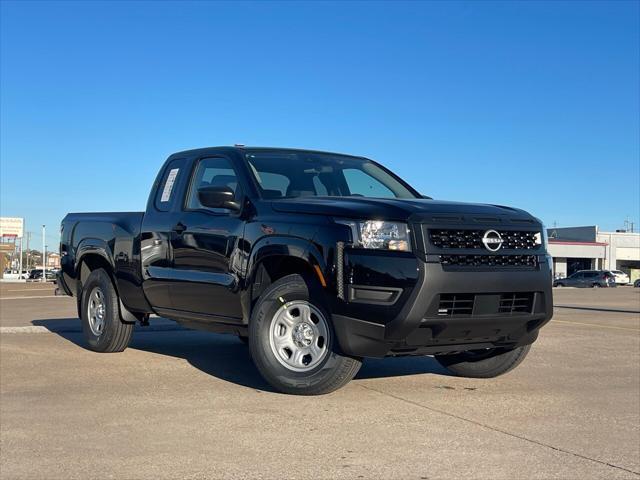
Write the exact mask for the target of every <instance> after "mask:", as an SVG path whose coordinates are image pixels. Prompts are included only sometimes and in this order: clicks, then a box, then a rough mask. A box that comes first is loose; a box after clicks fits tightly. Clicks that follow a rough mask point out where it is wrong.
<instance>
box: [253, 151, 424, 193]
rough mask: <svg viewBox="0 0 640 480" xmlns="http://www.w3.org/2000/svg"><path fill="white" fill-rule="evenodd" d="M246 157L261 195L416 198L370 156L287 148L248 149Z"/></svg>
mask: <svg viewBox="0 0 640 480" xmlns="http://www.w3.org/2000/svg"><path fill="white" fill-rule="evenodd" d="M246 158H247V161H248V163H249V168H250V170H251V172H252V174H253V176H254V178H255V180H256V183H257V184H258V187H259V188H260V193H261V194H262V197H263V198H271V199H275V198H294V197H314V196H328V197H372V198H420V196H419V195H418V194H417V193H416V192H415V191H413V190H412V189H411V187H409V186H408V185H406V184H405V183H404V182H402V180H400V179H399V178H397V177H395V176H394V175H392V174H390V173H389V172H387V171H386V170H384V169H383V168H381V167H380V166H378V165H376V164H375V163H374V162H372V161H370V160H365V159H360V158H353V157H346V156H341V155H331V154H326V153H312V152H289V151H281V152H278V151H268V152H250V153H247V155H246Z"/></svg>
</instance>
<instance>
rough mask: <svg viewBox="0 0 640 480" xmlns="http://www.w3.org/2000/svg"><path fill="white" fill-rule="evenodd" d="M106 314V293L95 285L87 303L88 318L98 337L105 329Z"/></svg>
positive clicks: (90, 326)
mask: <svg viewBox="0 0 640 480" xmlns="http://www.w3.org/2000/svg"><path fill="white" fill-rule="evenodd" d="M106 315H107V312H106V307H105V301H104V294H103V293H102V290H100V287H94V289H93V290H91V294H90V295H89V302H88V303H87V318H88V320H89V328H90V329H91V333H93V334H94V335H95V336H96V337H99V336H100V335H101V334H102V331H103V330H104V324H105V319H106Z"/></svg>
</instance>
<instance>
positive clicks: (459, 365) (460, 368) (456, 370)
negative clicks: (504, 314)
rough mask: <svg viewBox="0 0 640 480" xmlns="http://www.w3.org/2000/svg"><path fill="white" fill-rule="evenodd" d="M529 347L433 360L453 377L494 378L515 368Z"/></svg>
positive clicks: (442, 357) (455, 355)
mask: <svg viewBox="0 0 640 480" xmlns="http://www.w3.org/2000/svg"><path fill="white" fill-rule="evenodd" d="M530 349H531V345H525V346H522V347H517V348H514V349H504V348H494V349H489V350H478V351H469V352H461V353H454V354H451V355H436V356H435V359H436V360H437V361H438V363H440V365H442V366H443V367H445V368H446V369H447V370H449V371H450V372H451V373H453V374H454V375H457V376H459V377H469V378H494V377H497V376H499V375H504V374H505V373H507V372H509V371H511V370H513V369H514V368H516V367H517V366H518V365H520V363H522V361H523V360H524V359H525V357H526V356H527V354H528V353H529V350H530Z"/></svg>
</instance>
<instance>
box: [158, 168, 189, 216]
mask: <svg viewBox="0 0 640 480" xmlns="http://www.w3.org/2000/svg"><path fill="white" fill-rule="evenodd" d="M183 165H184V158H177V159H175V160H172V161H171V162H169V165H167V168H166V169H165V171H164V174H163V175H162V179H161V180H160V183H159V184H158V189H157V191H156V199H155V206H156V208H157V209H158V210H159V211H161V212H168V211H169V210H171V208H172V207H173V204H174V203H175V198H176V187H177V182H178V178H179V176H180V172H181V171H182V167H183Z"/></svg>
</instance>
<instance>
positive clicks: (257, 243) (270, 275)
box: [58, 147, 553, 395]
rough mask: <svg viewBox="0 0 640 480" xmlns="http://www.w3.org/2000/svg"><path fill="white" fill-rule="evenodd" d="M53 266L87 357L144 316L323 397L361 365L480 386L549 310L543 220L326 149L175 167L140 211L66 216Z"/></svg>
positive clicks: (207, 154)
mask: <svg viewBox="0 0 640 480" xmlns="http://www.w3.org/2000/svg"><path fill="white" fill-rule="evenodd" d="M115 188H117V187H115ZM81 201H82V200H81V199H78V203H79V204H80V203H81ZM60 253H61V255H62V270H61V273H60V276H59V282H58V283H59V288H60V289H61V290H63V291H64V292H65V293H66V294H67V295H73V296H75V297H76V298H77V305H78V315H79V316H80V317H81V320H82V326H83V331H84V334H85V337H86V339H87V342H88V345H89V347H90V348H91V349H93V350H96V351H99V352H118V351H122V350H124V349H125V348H126V347H127V346H128V344H129V341H130V338H131V334H132V332H133V325H134V323H136V322H140V323H141V324H142V325H146V324H148V322H149V321H153V320H152V319H151V320H150V318H149V315H150V314H152V313H155V314H158V315H161V316H163V317H166V318H170V319H173V320H175V321H177V322H179V323H181V324H183V325H185V326H187V327H189V328H197V329H205V330H210V331H214V332H222V333H232V334H235V335H238V336H239V337H240V338H241V339H242V340H243V341H244V342H248V344H249V348H250V351H251V357H252V359H253V361H254V363H255V364H256V366H257V368H258V370H259V371H260V373H261V374H262V375H263V376H264V378H265V379H266V380H267V381H268V382H269V383H270V384H271V385H272V386H273V387H274V388H276V389H277V390H279V391H282V392H287V393H297V394H307V395H312V394H321V393H327V392H330V391H332V390H335V389H337V388H339V387H341V386H342V385H344V384H346V383H347V382H349V381H350V380H351V379H352V378H353V377H354V375H355V374H356V373H357V372H358V369H359V368H360V365H361V360H362V357H384V356H402V355H434V356H435V358H436V360H437V361H438V362H440V363H441V364H442V365H443V366H445V367H446V368H448V369H449V370H450V371H451V372H453V373H454V374H457V375H461V376H468V377H476V378H489V377H495V376H497V375H501V374H503V373H506V372H508V371H510V370H511V369H513V368H514V367H515V366H517V365H518V364H519V363H520V362H521V361H522V360H523V359H524V358H525V356H526V355H527V353H528V352H529V348H530V345H531V344H532V343H533V342H534V341H535V340H536V338H537V336H538V331H539V330H540V328H541V327H542V326H543V325H544V324H546V323H547V322H548V321H549V320H550V319H551V316H552V312H553V299H552V293H551V259H550V257H549V256H548V254H547V246H546V232H545V229H544V227H543V225H542V224H541V222H540V220H538V219H537V218H535V217H533V216H532V215H530V214H529V213H527V212H524V211H522V210H519V209H516V208H511V207H505V206H501V205H486V204H466V203H457V202H445V201H436V200H432V199H429V198H425V197H424V196H422V195H420V194H419V193H418V192H417V191H416V190H414V189H413V188H412V187H411V186H410V185H408V184H407V183H406V182H405V181H403V180H402V179H401V178H399V177H397V176H396V175H394V174H393V173H391V172H390V171H389V170H387V169H386V168H384V167H382V166H380V165H379V164H377V163H375V162H373V161H371V160H369V159H366V158H362V157H353V156H347V155H340V154H334V153H325V152H316V151H304V150H287V149H269V148H243V147H217V148H205V149H200V150H191V151H186V152H180V153H177V154H174V155H172V156H170V157H169V159H168V160H167V161H166V163H165V165H164V166H163V167H162V168H161V169H160V172H159V174H158V177H157V179H156V181H155V183H154V184H153V188H152V190H151V194H150V196H149V200H148V203H147V209H146V211H145V212H129V213H125V212H123V213H70V214H68V215H67V216H66V217H65V218H64V220H63V221H62V240H61V246H60ZM176 341H179V339H178V337H176Z"/></svg>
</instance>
